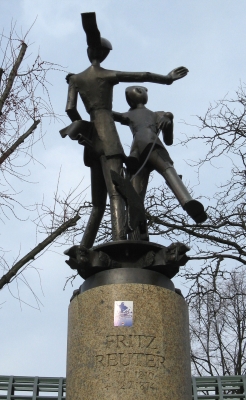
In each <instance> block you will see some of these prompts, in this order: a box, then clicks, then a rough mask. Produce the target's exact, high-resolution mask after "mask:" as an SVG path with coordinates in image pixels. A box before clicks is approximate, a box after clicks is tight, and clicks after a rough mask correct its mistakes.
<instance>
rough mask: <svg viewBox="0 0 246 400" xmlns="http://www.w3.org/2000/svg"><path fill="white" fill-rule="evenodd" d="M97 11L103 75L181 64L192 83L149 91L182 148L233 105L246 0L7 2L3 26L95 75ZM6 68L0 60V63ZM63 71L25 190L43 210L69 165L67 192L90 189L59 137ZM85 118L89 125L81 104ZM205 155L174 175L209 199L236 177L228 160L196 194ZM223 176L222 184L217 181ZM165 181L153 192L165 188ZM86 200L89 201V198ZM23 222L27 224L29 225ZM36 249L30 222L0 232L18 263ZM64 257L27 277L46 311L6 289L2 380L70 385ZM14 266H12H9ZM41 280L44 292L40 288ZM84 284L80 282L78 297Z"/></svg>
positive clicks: (120, 88)
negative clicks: (201, 118)
mask: <svg viewBox="0 0 246 400" xmlns="http://www.w3.org/2000/svg"><path fill="white" fill-rule="evenodd" d="M88 11H95V12H96V13H97V22H98V26H99V29H100V31H101V34H102V36H103V37H106V38H107V39H109V40H110V41H111V42H112V45H113V51H112V52H111V53H110V55H109V56H108V58H107V60H105V62H104V63H103V66H104V67H105V68H108V69H116V70H123V71H150V72H155V73H160V74H167V73H168V72H170V71H171V70H172V69H173V68H176V67H179V66H181V65H184V66H185V67H187V68H188V69H189V71H190V72H189V74H188V76H187V77H185V78H184V79H182V80H179V81H177V82H174V84H173V85H171V86H161V85H154V84H147V85H146V86H147V87H148V89H149V103H148V107H149V108H150V109H152V110H154V111H161V110H164V111H171V112H173V114H174V116H175V143H177V142H178V140H179V138H181V135H182V133H185V134H187V135H190V134H191V133H194V132H195V130H194V129H195V128H191V127H189V126H187V125H185V124H183V123H182V121H183V120H185V121H186V122H187V123H190V124H194V123H195V122H196V119H195V117H194V116H195V115H203V114H204V113H205V111H206V109H207V107H208V106H209V104H210V102H213V101H214V100H218V99H220V98H222V97H224V96H225V95H226V94H227V93H229V96H230V95H231V96H233V93H234V91H235V90H236V89H237V87H238V86H239V84H240V81H242V82H243V81H244V76H245V65H246V57H245V37H246V32H245V31H246V24H245V15H246V2H245V1H243V0H237V1H235V0H206V1H202V0H172V1H171V0H169V1H168V0H166V1H165V0H124V1H120V0H94V1H93V0H88V1H87V0H83V1H79V0H59V1H58V0H0V20H1V27H2V28H4V32H5V33H6V34H7V32H8V31H9V29H10V24H11V21H13V22H16V23H17V24H16V31H17V32H21V30H22V31H23V32H26V31H27V30H28V29H29V28H30V26H31V25H32V23H33V22H34V20H35V19H36V18H37V19H36V22H35V24H34V26H33V27H32V29H31V32H30V33H29V36H28V37H29V43H33V44H32V46H31V47H30V52H32V53H33V54H35V53H36V52H37V51H38V49H39V50H40V54H41V56H42V58H43V59H44V60H48V61H52V62H54V63H57V64H60V65H62V66H63V69H64V70H66V71H67V72H76V73H78V72H81V71H82V70H84V69H86V68H87V67H88V66H89V62H88V59H87V55H86V41H85V34H84V32H83V29H82V25H81V17H80V13H81V12H88ZM0 62H1V59H0ZM65 75H66V73H65V72H54V73H53V74H51V75H50V82H51V83H52V85H51V86H50V96H51V101H52V104H53V107H54V110H55V112H56V113H57V114H59V115H61V116H62V115H63V116H62V121H60V122H57V123H55V124H51V125H48V126H45V131H46V135H45V138H44V142H43V143H39V144H38V145H37V147H36V150H35V151H34V154H35V157H36V158H37V159H38V160H39V161H40V164H38V163H34V164H33V165H32V176H31V178H32V180H33V182H34V181H35V182H39V184H31V185H29V186H25V189H24V192H23V196H24V197H23V198H24V199H25V200H26V201H27V199H28V201H29V200H30V201H34V202H40V201H41V200H42V197H43V196H45V199H47V201H50V202H51V200H52V196H53V193H54V191H55V186H56V181H57V177H58V174H59V170H60V168H61V166H62V173H61V188H62V190H64V191H66V190H68V189H69V188H70V187H73V186H74V185H76V184H77V183H78V182H79V181H80V180H81V179H82V178H83V177H84V180H83V187H87V186H88V185H89V169H88V168H85V167H84V165H83V157H82V150H81V147H80V146H76V144H75V143H74V142H72V141H69V140H68V139H61V137H60V135H59V129H61V128H63V127H64V126H65V125H66V124H68V123H69V120H68V118H67V117H66V116H65V115H64V109H65V104H66V96H67V84H66V82H65ZM126 86H128V84H125V85H124V84H120V85H117V87H116V88H115V91H114V110H115V111H120V112H124V111H126V110H127V109H128V106H127V103H126V101H125V97H124V89H125V87H126ZM80 112H81V115H82V116H83V118H85V119H87V120H88V119H89V116H88V115H87V114H86V112H85V111H84V109H83V106H82V104H80ZM119 133H120V137H121V140H122V143H123V144H124V146H125V149H126V153H127V152H128V148H129V145H130V143H131V139H132V137H131V133H130V130H129V129H128V128H126V127H125V128H124V127H119ZM202 151H203V149H202V148H188V149H186V148H183V149H182V148H181V147H179V146H176V147H172V148H171V149H170V154H171V157H172V158H173V160H174V162H175V166H176V169H177V171H178V172H179V173H182V175H183V176H184V180H185V182H187V183H188V182H189V183H190V184H191V185H192V186H194V185H196V186H195V187H194V191H195V194H196V195H197V196H199V195H203V196H205V195H206V194H209V193H212V190H213V189H212V186H214V185H216V184H218V183H219V174H222V175H223V174H227V173H229V170H228V169H227V168H226V165H223V162H222V161H221V164H220V167H221V169H220V170H219V173H218V174H216V173H215V174H214V176H213V179H212V178H211V175H210V174H208V173H207V172H206V170H205V171H204V172H203V173H202V175H201V177H200V182H201V183H200V185H197V181H196V175H195V174H194V172H193V171H191V169H189V168H188V167H187V164H186V163H185V160H188V159H195V158H196V157H197V156H198V155H199V154H200V152H202ZM217 175H218V176H217ZM161 183H162V181H161V178H158V177H155V179H154V181H153V184H155V185H158V186H160V185H161ZM88 199H89V197H88ZM25 217H26V216H25ZM35 244H36V236H35V231H34V228H33V225H32V224H29V223H28V221H26V222H25V221H24V222H20V221H19V222H16V221H13V222H12V223H11V226H10V223H8V221H6V224H5V225H2V227H1V245H2V246H3V247H4V248H5V249H8V250H9V251H11V253H10V254H11V256H10V257H12V260H14V258H15V257H17V255H18V253H19V252H20V255H24V254H25V253H26V252H27V251H29V250H30V249H31V248H32V247H33V246H34V245H35ZM63 250H64V249H63V248H55V249H53V250H52V251H49V252H47V253H46V254H45V255H44V256H43V257H42V258H41V259H39V260H37V261H36V263H35V266H36V267H37V268H39V271H40V275H38V274H37V273H36V272H35V271H33V270H30V271H28V272H27V274H26V278H27V279H28V282H29V284H30V285H31V286H32V288H33V290H34V291H35V293H36V294H37V295H38V297H39V299H40V301H41V302H42V305H40V310H37V309H35V308H32V307H30V306H28V305H25V304H24V303H23V304H22V306H21V307H20V303H19V302H18V300H16V299H15V298H14V297H13V295H11V293H10V291H9V289H8V288H5V289H4V290H3V291H2V292H1V297H0V304H1V306H0V307H1V308H0V319H1V330H0V374H2V375H5V374H6V375H30V376H34V375H39V376H65V365H66V333H67V307H68V304H69V299H70V297H71V294H72V290H73V288H71V287H70V286H68V287H67V289H66V290H65V291H64V290H63V286H64V283H65V280H66V277H67V276H69V275H70V270H69V267H68V266H67V265H66V264H65V262H64V260H65V257H64V256H63ZM10 259H11V258H10ZM40 280H41V284H40V283H39V281H40ZM80 284H81V281H80V280H79V279H77V281H76V283H75V287H74V288H77V287H78V286H79V285H80ZM10 289H11V291H12V292H13V294H14V295H15V296H16V295H17V294H18V290H19V292H20V297H21V299H22V300H23V301H25V302H26V303H28V304H30V305H32V306H34V307H35V301H34V297H33V295H32V293H31V291H30V290H29V289H28V288H27V287H26V286H25V285H24V284H22V283H21V282H19V286H18V288H17V287H16V285H15V284H14V283H12V285H11V286H10Z"/></svg>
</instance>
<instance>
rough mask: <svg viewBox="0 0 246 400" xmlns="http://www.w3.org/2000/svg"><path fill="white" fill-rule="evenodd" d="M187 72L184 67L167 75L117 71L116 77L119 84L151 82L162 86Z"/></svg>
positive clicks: (182, 76)
mask: <svg viewBox="0 0 246 400" xmlns="http://www.w3.org/2000/svg"><path fill="white" fill-rule="evenodd" d="M188 72H189V70H188V69H187V68H185V67H178V68H175V69H173V70H172V71H171V72H169V74H167V75H159V74H153V73H152V72H121V71H117V72H116V75H117V78H118V79H119V82H152V83H160V84H162V85H171V84H172V83H173V81H176V80H178V79H181V78H184V77H185V76H186V75H187V74H188Z"/></svg>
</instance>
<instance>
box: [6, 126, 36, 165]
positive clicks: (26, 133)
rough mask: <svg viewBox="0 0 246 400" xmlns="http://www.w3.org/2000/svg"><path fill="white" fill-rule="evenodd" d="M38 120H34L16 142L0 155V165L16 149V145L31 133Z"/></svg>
mask: <svg viewBox="0 0 246 400" xmlns="http://www.w3.org/2000/svg"><path fill="white" fill-rule="evenodd" d="M39 123H40V120H37V121H34V123H33V124H32V126H31V127H30V128H29V129H28V130H27V131H26V132H25V133H23V135H21V136H20V137H19V138H18V139H17V140H16V142H15V143H14V144H13V145H12V146H10V147H9V148H8V150H6V151H5V152H4V153H3V154H2V155H1V157H0V165H1V164H2V163H3V162H4V161H5V160H6V159H7V158H8V157H9V156H10V155H11V154H12V153H13V152H14V151H15V150H16V149H17V147H18V146H19V145H20V144H21V143H23V142H24V140H25V139H26V138H27V137H28V136H30V135H31V133H32V132H33V131H34V130H35V129H36V128H37V126H38V124H39Z"/></svg>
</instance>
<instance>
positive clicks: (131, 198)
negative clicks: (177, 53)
mask: <svg viewBox="0 0 246 400" xmlns="http://www.w3.org/2000/svg"><path fill="white" fill-rule="evenodd" d="M82 24H83V28H84V30H85V33H86V37H87V44H88V49H87V53H88V57H89V60H90V62H91V66H90V67H89V68H87V69H86V70H85V71H83V72H81V73H79V74H68V76H67V78H66V79H67V82H68V83H69V88H68V98H67V105H66V112H67V114H68V116H69V118H70V119H71V121H72V124H71V125H69V126H68V127H66V128H64V129H62V130H61V131H60V133H61V136H62V137H65V136H67V135H68V136H69V137H70V138H71V139H72V140H78V143H79V144H82V145H84V146H85V151H84V163H85V165H86V166H88V167H90V169H91V193H92V206H93V207H92V212H91V215H90V218H89V221H88V223H87V226H86V229H85V232H84V235H83V238H82V241H81V243H80V245H79V246H73V247H72V248H70V249H68V250H67V251H66V252H65V254H66V255H68V256H69V257H70V258H69V260H67V261H66V262H67V264H68V265H69V266H70V267H71V268H72V269H77V271H78V273H79V274H80V275H81V276H82V278H84V279H87V278H89V277H91V276H94V275H95V274H97V273H99V272H101V271H105V270H110V269H111V270H112V269H122V268H123V269H126V270H127V269H129V268H130V269H131V268H133V269H135V270H136V274H135V273H134V276H135V275H136V276H137V275H138V272H137V269H149V270H152V271H156V272H160V273H162V274H163V275H165V276H166V277H168V278H172V277H173V276H174V275H175V274H176V273H177V272H178V271H179V267H180V266H181V265H184V264H185V263H186V262H187V260H188V257H187V255H186V252H187V251H188V250H189V248H188V247H187V246H186V245H184V244H182V243H172V244H171V245H170V246H168V247H165V246H162V245H158V244H155V243H150V242H148V232H147V224H146V217H145V210H144V197H145V193H146V189H147V184H148V178H149V173H150V171H151V170H152V169H155V170H157V171H158V172H159V173H160V174H161V175H162V176H163V177H164V179H165V180H166V182H167V184H168V185H169V186H170V188H171V190H172V191H173V193H174V194H175V196H176V198H177V199H178V200H179V202H180V204H181V205H182V207H183V208H184V209H185V210H186V211H187V213H188V214H189V215H190V216H191V217H192V218H193V219H194V220H195V221H196V222H197V223H200V222H203V221H205V220H206V218H207V216H206V213H205V212H204V208H203V205H202V204H201V203H200V202H198V201H197V200H194V199H192V197H191V196H190V194H189V192H188V191H187V189H186V187H185V186H184V184H183V183H182V180H181V179H180V177H179V176H178V175H177V173H176V171H175V169H174V167H173V162H172V160H171V158H170V156H169V154H168V152H167V150H166V149H165V147H164V146H163V144H162V142H161V141H160V140H159V138H158V130H160V129H161V130H162V131H163V134H164V142H165V144H166V145H171V144H172V141H173V115H172V114H171V113H165V112H152V111H150V110H148V109H147V108H146V107H145V104H146V103H147V89H146V88H144V87H142V86H133V87H129V88H127V92H126V97H127V101H128V103H129V105H130V107H131V109H130V110H129V111H128V112H127V113H123V114H121V113H116V112H113V111H112V100H113V88H114V85H116V84H118V83H119V82H153V83H159V84H166V85H170V84H172V83H173V81H175V80H178V79H181V78H183V77H184V76H186V75H187V73H188V70H187V68H185V67H179V68H176V69H174V70H173V71H171V72H170V73H169V74H168V75H157V74H153V73H149V72H121V71H113V70H106V69H103V68H102V67H101V66H100V63H101V62H102V61H103V60H104V59H105V58H106V57H107V55H108V54H109V52H110V50H111V49H112V46H111V43H110V42H109V41H108V40H106V39H104V38H101V35H100V32H99V30H98V28H97V23H96V16H95V13H84V14H82ZM78 94H79V95H80V97H81V99H82V101H83V103H84V106H85V108H86V111H87V112H88V113H89V114H90V122H88V121H84V120H82V118H81V116H80V114H79V113H78V111H77V98H78ZM114 120H115V121H118V122H121V123H123V124H126V125H129V126H130V128H131V129H132V132H133V135H134V140H133V145H132V148H131V153H130V156H129V157H126V156H125V154H124V150H123V148H122V145H121V143H120V139H119V136H118V133H117V130H116V126H115V122H114ZM123 162H124V163H125V164H126V165H127V171H128V172H127V173H126V174H124V172H123ZM136 170H138V171H137V173H135V172H136ZM129 173H130V175H131V176H132V179H131V180H132V182H131V181H130V179H129V177H128V175H129ZM107 193H108V194H109V199H110V212H111V224H112V238H113V241H112V242H109V243H105V244H102V245H99V246H97V247H93V248H92V246H93V243H94V240H95V238H96V235H97V232H98V229H99V226H100V223H101V220H102V217H103V214H104V211H105V207H106V198H107ZM129 233H130V234H129ZM127 234H128V240H126V239H127ZM143 240H144V241H143ZM127 274H128V272H127V271H126V276H128V275H127ZM126 279H127V278H126Z"/></svg>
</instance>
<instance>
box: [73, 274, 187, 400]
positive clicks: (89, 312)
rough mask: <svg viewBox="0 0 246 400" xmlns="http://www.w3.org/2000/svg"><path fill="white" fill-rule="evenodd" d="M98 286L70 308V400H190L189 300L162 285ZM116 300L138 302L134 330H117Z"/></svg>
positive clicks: (78, 299)
mask: <svg viewBox="0 0 246 400" xmlns="http://www.w3.org/2000/svg"><path fill="white" fill-rule="evenodd" d="M169 282H170V281H169ZM170 283H171V282H170ZM171 285H172V283H171ZM93 286H95V285H92V288H91V289H90V290H86V291H84V292H83V293H81V294H79V295H78V296H76V297H75V298H74V299H73V300H72V302H71V304H70V307H69V323H68V355H67V396H66V398H67V400H96V399H98V400H99V399H100V400H104V399H105V400H116V399H117V400H120V399H122V400H123V399H124V400H136V399H148V400H152V399H153V400H157V399H161V400H191V398H192V395H191V372H190V343H189V326H188V310H187V305H186V303H185V301H184V299H183V298H182V297H181V296H180V295H178V294H176V293H175V292H174V290H173V289H172V287H171V289H170V288H169V289H167V288H165V287H162V285H161V286H154V285H152V284H146V283H123V284H122V283H118V284H117V283H111V284H106V285H104V286H98V287H93ZM115 301H120V302H127V301H132V302H133V324H132V326H114V307H115Z"/></svg>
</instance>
